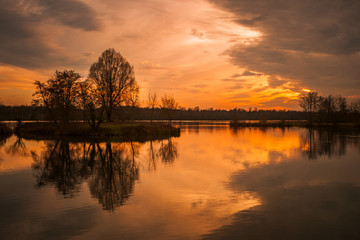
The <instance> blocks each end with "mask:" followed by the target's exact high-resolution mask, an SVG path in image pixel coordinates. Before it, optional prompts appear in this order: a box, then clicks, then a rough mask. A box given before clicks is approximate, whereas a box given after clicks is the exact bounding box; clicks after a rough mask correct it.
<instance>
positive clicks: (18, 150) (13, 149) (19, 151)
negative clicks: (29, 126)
mask: <svg viewBox="0 0 360 240" xmlns="http://www.w3.org/2000/svg"><path fill="white" fill-rule="evenodd" d="M6 152H7V153H9V154H12V155H19V156H22V157H26V156H28V155H29V152H28V150H27V149H26V145H25V143H24V141H23V139H22V138H20V137H18V138H17V139H16V141H15V142H14V144H12V145H10V146H9V147H7V148H6Z"/></svg>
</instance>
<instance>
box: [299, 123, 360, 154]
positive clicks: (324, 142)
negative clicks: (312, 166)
mask: <svg viewBox="0 0 360 240" xmlns="http://www.w3.org/2000/svg"><path fill="white" fill-rule="evenodd" d="M347 145H355V146H359V134H358V133H344V132H339V131H333V130H324V129H318V130H315V129H308V130H307V131H306V134H305V135H303V136H302V137H301V150H302V151H303V153H304V154H305V155H306V156H308V158H309V159H310V160H313V159H317V158H318V156H328V157H329V158H330V157H332V156H342V155H344V154H345V153H346V146H347ZM359 150H360V148H359Z"/></svg>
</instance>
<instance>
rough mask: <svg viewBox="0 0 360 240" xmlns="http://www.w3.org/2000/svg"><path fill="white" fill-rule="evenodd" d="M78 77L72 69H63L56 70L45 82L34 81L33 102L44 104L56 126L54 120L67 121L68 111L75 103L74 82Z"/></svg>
mask: <svg viewBox="0 0 360 240" xmlns="http://www.w3.org/2000/svg"><path fill="white" fill-rule="evenodd" d="M80 78H81V77H80V74H78V73H76V72H75V71H74V70H70V71H68V70H64V71H62V72H61V71H56V72H55V74H54V76H52V77H51V78H49V79H48V80H47V81H46V82H45V83H42V82H40V81H35V82H34V84H35V86H36V92H35V93H34V94H33V96H34V97H35V98H34V99H33V102H34V104H35V105H41V106H45V107H46V108H47V109H48V111H49V114H50V117H51V119H52V120H53V121H54V122H55V124H56V126H57V127H59V125H58V123H57V121H56V120H58V119H61V120H62V123H63V124H66V123H67V122H68V121H69V116H70V111H71V110H72V109H73V108H74V107H75V103H76V87H75V86H76V82H77V81H78V80H79V79H80Z"/></svg>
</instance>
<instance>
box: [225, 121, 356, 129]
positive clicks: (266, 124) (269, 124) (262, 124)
mask: <svg viewBox="0 0 360 240" xmlns="http://www.w3.org/2000/svg"><path fill="white" fill-rule="evenodd" d="M229 125H230V127H232V128H245V127H259V128H274V127H278V128H287V127H304V128H325V129H337V130H360V124H359V123H356V122H347V123H337V124H334V123H313V124H312V125H310V124H309V122H308V121H303V120H299V121H286V120H281V121H262V120H260V121H257V122H253V121H252V122H245V121H231V122H230V123H229Z"/></svg>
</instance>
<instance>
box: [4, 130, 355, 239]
mask: <svg viewBox="0 0 360 240" xmlns="http://www.w3.org/2000/svg"><path fill="white" fill-rule="evenodd" d="M181 128H182V129H181V136H180V137H177V138H169V139H164V140H159V141H151V142H142V143H140V142H125V143H124V142H87V141H86V140H84V142H71V140H68V139H58V140H53V141H33V140H25V139H19V138H17V137H16V136H12V137H10V138H8V139H2V140H0V194H1V198H0V211H1V215H0V236H1V239H360V228H359V227H358V225H359V222H360V174H359V172H360V139H359V137H360V135H359V134H358V133H346V134H345V133H339V132H333V131H315V130H308V129H305V128H289V129H286V128H285V129H280V128H269V129H259V128H244V129H238V130H233V129H230V128H229V127H228V126H225V125H211V124H209V125H204V126H202V125H200V126H198V125H189V126H186V125H184V126H181Z"/></svg>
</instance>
